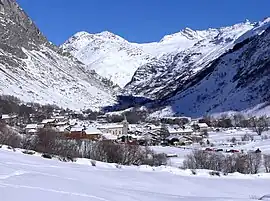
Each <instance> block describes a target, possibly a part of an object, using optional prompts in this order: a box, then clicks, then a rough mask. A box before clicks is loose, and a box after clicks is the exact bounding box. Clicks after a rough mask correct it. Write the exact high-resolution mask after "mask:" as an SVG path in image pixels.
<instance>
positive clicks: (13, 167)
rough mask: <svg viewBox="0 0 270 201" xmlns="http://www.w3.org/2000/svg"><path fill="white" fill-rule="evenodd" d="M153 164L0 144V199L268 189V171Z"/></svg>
mask: <svg viewBox="0 0 270 201" xmlns="http://www.w3.org/2000/svg"><path fill="white" fill-rule="evenodd" d="M79 163H81V164H79ZM154 170H155V171H153V169H152V168H146V167H123V168H121V169H119V168H115V167H114V166H113V164H105V163H97V166H96V167H93V166H91V165H90V162H89V161H88V162H87V160H83V159H82V160H79V161H78V162H77V163H64V162H60V161H57V160H49V159H43V158H41V157H40V156H30V155H24V154H22V153H20V152H19V151H17V152H13V151H11V150H5V149H1V150H0V200H1V201H2V200H3V201H17V200H20V201H32V200H38V201H48V200H50V201H59V200H65V201H78V200H79V201H84V200H85V201H86V200H91V201H95V200H97V201H98V200H102V201H165V200H166V201H170V200H183V201H185V200H191V201H195V200H205V201H206V200H207V201H211V200H222V201H224V200H230V201H233V200H252V198H253V199H254V198H257V197H260V196H262V195H264V194H267V193H269V185H270V177H269V176H268V175H266V174H261V175H254V176H251V175H247V176H243V175H238V174H233V175H229V176H221V177H211V176H209V174H198V175H195V176H194V175H191V174H190V173H187V171H185V170H180V169H176V168H175V169H173V168H171V169H169V171H167V170H166V168H165V167H160V168H155V169H154ZM173 170H174V171H173ZM177 170H178V171H177ZM202 173H203V171H202Z"/></svg>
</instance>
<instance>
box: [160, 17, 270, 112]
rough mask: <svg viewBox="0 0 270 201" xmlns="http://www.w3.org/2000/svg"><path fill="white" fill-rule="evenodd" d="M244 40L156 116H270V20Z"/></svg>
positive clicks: (182, 88) (171, 98)
mask: <svg viewBox="0 0 270 201" xmlns="http://www.w3.org/2000/svg"><path fill="white" fill-rule="evenodd" d="M258 30H259V31H258ZM247 36H248V37H247ZM243 39H244V40H241V41H239V42H240V43H238V44H236V45H235V46H234V47H233V49H231V50H230V51H228V52H226V53H225V54H223V55H222V56H221V57H219V58H217V59H216V60H215V61H214V62H212V63H211V64H210V65H209V66H208V67H206V68H204V69H203V70H201V71H199V72H198V73H197V74H195V75H194V76H191V77H189V78H188V79H187V80H184V81H183V83H182V84H181V85H180V86H179V87H178V88H177V89H176V90H175V91H174V92H172V93H171V94H169V95H168V97H167V98H165V99H164V100H163V101H162V102H163V103H162V105H163V106H165V105H166V107H165V108H164V109H163V110H162V111H161V112H160V111H159V112H157V113H156V115H166V114H167V115H172V114H178V115H181V114H185V115H189V116H202V115H206V114H214V113H223V112H229V111H244V112H247V113H250V112H251V113H252V115H254V114H259V115H261V114H270V102H269V98H270V93H269V87H270V78H269V74H270V71H269V70H270V57H269V55H270V18H267V19H265V20H264V21H263V22H260V23H257V24H256V25H255V26H254V28H253V29H251V30H250V31H249V32H247V33H246V34H245V35H243Z"/></svg>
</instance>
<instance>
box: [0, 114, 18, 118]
mask: <svg viewBox="0 0 270 201" xmlns="http://www.w3.org/2000/svg"><path fill="white" fill-rule="evenodd" d="M16 117H17V116H16V115H9V114H2V116H1V118H2V119H12V118H16Z"/></svg>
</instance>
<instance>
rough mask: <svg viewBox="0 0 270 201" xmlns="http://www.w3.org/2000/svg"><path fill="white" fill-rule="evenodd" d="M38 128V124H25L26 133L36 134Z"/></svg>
mask: <svg viewBox="0 0 270 201" xmlns="http://www.w3.org/2000/svg"><path fill="white" fill-rule="evenodd" d="M37 130H38V124H27V125H26V127H25V133H26V134H36V133H37Z"/></svg>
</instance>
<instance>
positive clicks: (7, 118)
mask: <svg viewBox="0 0 270 201" xmlns="http://www.w3.org/2000/svg"><path fill="white" fill-rule="evenodd" d="M17 119H18V116H17V115H11V114H2V115H1V120H2V121H3V122H5V123H6V124H9V125H14V124H15V123H16V121H17Z"/></svg>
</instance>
